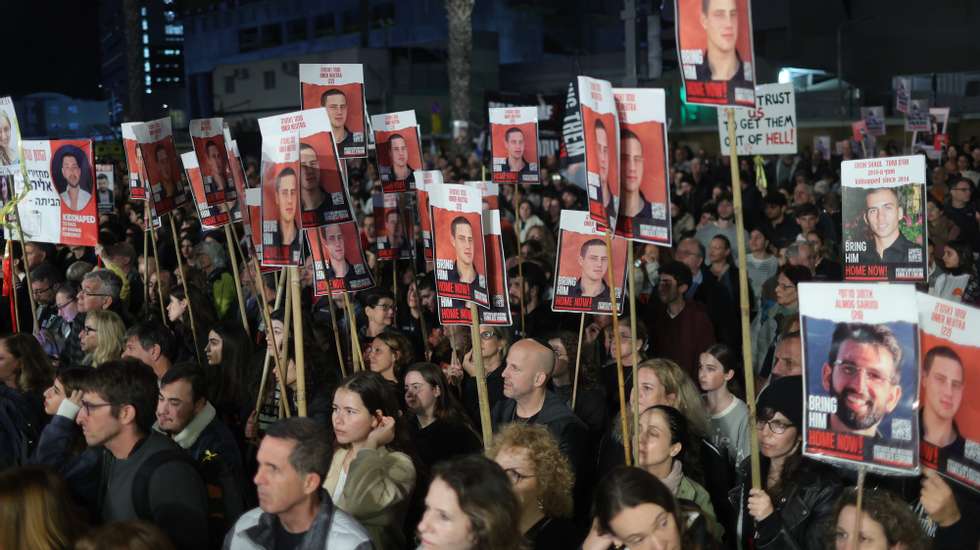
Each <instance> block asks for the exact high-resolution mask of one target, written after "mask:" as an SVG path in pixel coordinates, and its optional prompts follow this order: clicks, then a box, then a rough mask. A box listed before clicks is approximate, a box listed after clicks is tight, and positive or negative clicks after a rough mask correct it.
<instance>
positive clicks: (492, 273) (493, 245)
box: [439, 210, 513, 326]
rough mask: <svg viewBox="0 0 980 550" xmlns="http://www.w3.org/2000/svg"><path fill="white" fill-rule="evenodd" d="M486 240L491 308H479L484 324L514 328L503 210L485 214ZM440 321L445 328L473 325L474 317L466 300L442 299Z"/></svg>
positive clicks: (488, 211) (482, 323)
mask: <svg viewBox="0 0 980 550" xmlns="http://www.w3.org/2000/svg"><path fill="white" fill-rule="evenodd" d="M483 241H484V246H485V249H486V252H487V284H488V286H487V290H488V292H489V293H490V307H489V308H487V309H484V308H479V309H478V311H479V312H480V324H481V325H500V326H510V325H511V324H513V320H512V318H511V313H510V299H509V296H508V293H507V289H508V288H509V287H508V284H507V269H506V261H505V260H504V242H503V239H502V238H501V232H500V211H499V210H484V211H483ZM439 322H440V323H442V324H443V325H469V324H472V322H473V315H472V313H471V311H470V308H469V306H467V305H466V302H464V301H462V300H454V299H452V298H439Z"/></svg>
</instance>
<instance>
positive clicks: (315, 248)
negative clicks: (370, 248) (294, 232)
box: [307, 222, 374, 296]
mask: <svg viewBox="0 0 980 550" xmlns="http://www.w3.org/2000/svg"><path fill="white" fill-rule="evenodd" d="M307 236H308V237H309V238H310V252H311V254H312V256H313V266H314V273H313V275H314V283H315V285H314V292H315V294H316V295H317V296H325V295H327V294H329V293H330V292H331V291H333V292H338V291H341V292H347V291H356V290H364V289H366V288H370V287H372V286H374V278H373V276H372V275H371V270H369V269H368V268H367V260H366V259H365V258H364V251H363V250H362V249H361V246H360V237H359V236H358V230H357V224H356V223H355V222H345V223H336V224H331V225H326V226H323V227H320V228H319V229H317V230H316V231H315V232H314V231H307ZM328 285H329V288H328Z"/></svg>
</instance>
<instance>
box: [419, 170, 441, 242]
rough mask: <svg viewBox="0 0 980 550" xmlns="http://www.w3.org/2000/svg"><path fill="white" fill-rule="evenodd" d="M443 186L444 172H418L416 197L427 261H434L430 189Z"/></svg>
mask: <svg viewBox="0 0 980 550" xmlns="http://www.w3.org/2000/svg"><path fill="white" fill-rule="evenodd" d="M433 185H442V172H441V171H439V170H416V172H415V197H416V202H417V203H418V216H419V229H420V230H421V232H422V254H423V255H424V257H425V259H426V260H427V261H431V260H432V219H431V218H429V188H430V187H431V186H433Z"/></svg>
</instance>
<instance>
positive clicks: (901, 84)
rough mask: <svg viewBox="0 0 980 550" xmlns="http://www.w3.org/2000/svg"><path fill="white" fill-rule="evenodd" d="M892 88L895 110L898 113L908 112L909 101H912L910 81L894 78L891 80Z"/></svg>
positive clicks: (906, 78)
mask: <svg viewBox="0 0 980 550" xmlns="http://www.w3.org/2000/svg"><path fill="white" fill-rule="evenodd" d="M892 88H893V89H894V90H895V110H896V111H898V112H900V113H907V112H909V101H912V79H911V78H908V77H904V76H896V77H894V78H892Z"/></svg>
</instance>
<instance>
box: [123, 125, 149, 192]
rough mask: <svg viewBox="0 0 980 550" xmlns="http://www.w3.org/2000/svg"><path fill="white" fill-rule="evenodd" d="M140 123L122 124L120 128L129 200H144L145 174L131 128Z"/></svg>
mask: <svg viewBox="0 0 980 550" xmlns="http://www.w3.org/2000/svg"><path fill="white" fill-rule="evenodd" d="M137 124H142V122H123V123H122V126H121V131H122V141H123V152H124V153H126V171H127V172H129V177H128V181H129V198H130V199H132V200H144V199H146V187H147V184H146V173H145V171H144V170H143V157H142V155H141V154H140V151H139V144H138V142H137V141H136V134H134V133H133V128H134V127H136V125H137Z"/></svg>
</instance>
